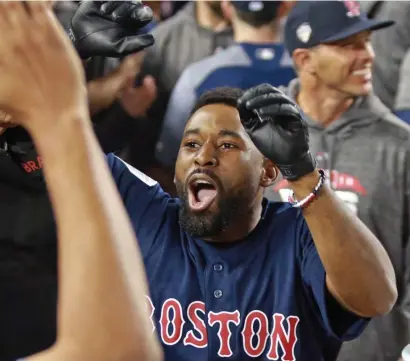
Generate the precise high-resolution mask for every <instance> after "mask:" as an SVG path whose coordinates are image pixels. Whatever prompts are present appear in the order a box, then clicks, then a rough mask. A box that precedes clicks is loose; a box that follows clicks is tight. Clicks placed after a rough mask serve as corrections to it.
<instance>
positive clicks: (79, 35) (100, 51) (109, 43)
mask: <svg viewBox="0 0 410 361" xmlns="http://www.w3.org/2000/svg"><path fill="white" fill-rule="evenodd" d="M152 17H153V14H152V11H151V9H150V8H149V7H148V6H144V5H142V3H141V2H140V1H83V2H82V3H81V4H80V6H79V8H78V10H77V11H76V13H75V14H74V17H73V19H72V20H71V28H70V29H69V36H70V39H71V41H72V42H73V43H74V46H75V47H76V49H77V51H78V53H79V55H80V57H81V58H82V59H87V58H89V57H91V56H104V57H112V58H118V57H123V56H126V55H129V54H132V53H136V52H138V51H141V50H143V49H145V48H146V47H148V46H151V45H152V44H154V38H153V36H152V35H151V34H142V35H135V34H137V33H138V31H139V30H140V29H141V28H143V27H144V26H145V25H147V24H148V23H149V22H150V21H151V20H152Z"/></svg>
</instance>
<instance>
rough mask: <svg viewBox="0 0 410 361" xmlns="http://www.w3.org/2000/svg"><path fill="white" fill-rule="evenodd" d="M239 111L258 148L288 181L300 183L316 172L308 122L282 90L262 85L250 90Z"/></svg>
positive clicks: (241, 102) (242, 98)
mask: <svg viewBox="0 0 410 361" xmlns="http://www.w3.org/2000/svg"><path fill="white" fill-rule="evenodd" d="M238 110H239V113H240V115H241V119H242V124H243V126H244V128H245V130H246V132H247V133H248V134H249V136H250V138H251V139H252V141H253V142H254V143H255V145H256V147H257V148H258V149H259V151H260V152H261V153H262V154H263V155H264V156H265V157H266V158H268V159H269V160H271V161H272V162H273V163H274V164H275V165H276V166H277V167H278V168H279V170H280V171H281V173H282V175H283V177H284V178H286V179H289V180H296V179H298V178H300V177H302V176H304V175H306V174H309V173H311V172H312V171H313V170H314V169H315V165H316V162H315V160H314V158H313V157H312V155H311V154H310V151H309V144H308V143H309V135H308V129H307V125H306V122H305V120H304V119H303V116H302V115H301V113H300V110H299V108H298V106H297V105H296V104H295V103H294V102H293V101H292V100H290V99H289V98H288V97H287V96H286V95H285V94H284V93H282V92H281V91H280V90H279V89H277V88H275V87H273V86H271V85H269V84H261V85H258V86H256V87H254V88H251V89H249V90H247V91H246V92H245V94H244V95H243V96H242V97H241V98H240V99H239V101H238Z"/></svg>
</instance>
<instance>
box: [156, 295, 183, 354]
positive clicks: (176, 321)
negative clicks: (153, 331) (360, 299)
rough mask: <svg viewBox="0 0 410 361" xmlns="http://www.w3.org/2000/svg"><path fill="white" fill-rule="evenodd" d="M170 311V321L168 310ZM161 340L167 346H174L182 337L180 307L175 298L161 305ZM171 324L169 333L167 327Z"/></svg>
mask: <svg viewBox="0 0 410 361" xmlns="http://www.w3.org/2000/svg"><path fill="white" fill-rule="evenodd" d="M171 309H172V311H173V314H174V317H173V318H172V320H171V319H170V315H169V314H170V310H171ZM159 322H160V324H161V338H162V341H163V342H164V343H165V344H166V345H169V346H172V345H175V344H176V343H178V342H179V340H180V339H181V337H182V330H183V326H184V324H185V320H184V317H183V315H182V307H181V304H180V303H179V301H178V300H176V299H175V298H169V299H167V300H166V301H165V302H164V304H163V305H162V310H161V319H160V321H159ZM170 324H172V332H171V334H170V333H169V329H168V328H169V326H170Z"/></svg>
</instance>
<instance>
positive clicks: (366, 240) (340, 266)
mask: <svg viewBox="0 0 410 361" xmlns="http://www.w3.org/2000/svg"><path fill="white" fill-rule="evenodd" d="M239 110H240V112H241V116H242V119H243V124H244V126H245V128H246V130H247V132H248V134H249V135H250V137H251V139H252V140H253V141H254V143H255V145H256V146H257V147H258V149H259V150H260V151H261V152H262V154H264V155H265V156H266V157H267V158H268V159H270V160H271V161H272V162H273V163H274V164H276V166H277V167H278V168H279V170H280V171H281V173H282V175H283V177H284V178H286V179H287V180H288V181H289V184H290V186H291V187H292V189H293V190H294V193H295V196H296V199H297V200H299V201H301V200H304V199H312V198H313V199H314V200H313V202H311V203H310V202H308V203H307V204H308V206H307V207H305V208H304V210H303V215H304V217H305V220H306V222H307V224H308V227H309V230H310V233H311V235H312V237H313V241H314V244H315V247H316V249H317V252H318V254H319V256H320V260H321V262H322V263H323V266H324V269H325V271H326V285H327V288H328V290H329V292H330V293H331V294H332V295H333V297H334V298H335V299H336V300H337V301H339V303H340V304H341V305H342V306H344V307H345V308H347V309H348V310H350V311H352V312H353V313H355V314H357V315H359V316H365V317H373V316H378V315H382V314H385V313H387V312H389V311H390V310H391V308H392V307H393V305H394V303H395V302H396V299H397V289H396V277H395V273H394V269H393V265H392V263H391V261H390V259H389V257H388V255H387V253H386V251H385V249H384V248H383V246H382V244H381V243H380V242H379V240H378V239H377V238H376V237H375V236H374V235H373V234H372V232H371V231H370V230H369V229H368V228H367V227H366V226H365V225H364V224H363V223H362V222H361V221H360V220H359V218H357V217H356V216H355V215H354V214H353V213H352V212H351V211H350V210H349V209H348V208H347V207H346V206H345V205H344V204H343V202H342V201H341V200H340V199H339V198H338V197H337V196H336V195H335V194H334V193H333V191H332V190H331V189H330V188H329V187H328V186H327V185H323V186H322V187H321V188H320V189H318V192H317V194H316V196H315V197H313V196H312V194H311V193H312V191H313V189H314V188H315V187H316V186H317V185H318V182H319V172H318V171H317V170H316V169H315V166H316V164H315V161H314V159H313V157H312V156H311V154H310V152H309V137H308V131H307V126H306V124H305V121H304V119H303V116H302V115H301V113H300V111H299V108H298V107H297V105H295V103H293V101H292V100H290V99H289V98H288V97H286V95H285V94H283V93H282V92H280V91H279V90H278V89H276V88H274V87H272V86H270V85H268V84H262V85H260V86H258V87H255V88H252V89H250V90H248V91H247V92H246V93H245V95H244V96H243V97H242V99H240V101H239ZM307 197H308V198H307ZM309 203H310V204H309ZM296 205H299V206H302V204H300V203H299V204H296Z"/></svg>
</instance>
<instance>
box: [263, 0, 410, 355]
mask: <svg viewBox="0 0 410 361" xmlns="http://www.w3.org/2000/svg"><path fill="white" fill-rule="evenodd" d="M323 14H326V16H323ZM389 25H392V22H382V21H376V20H369V19H367V18H366V17H365V16H364V15H362V14H361V13H360V10H359V8H358V5H357V4H356V3H355V2H352V1H317V2H306V1H301V2H298V4H297V5H296V6H295V8H294V9H293V10H292V12H291V13H290V14H289V17H288V21H287V23H286V25H285V45H286V47H287V50H288V51H289V54H292V56H293V61H294V64H295V69H296V70H297V72H298V75H299V79H295V80H294V81H292V82H291V83H290V85H289V87H288V89H287V93H288V95H289V96H290V97H291V98H293V99H294V100H296V101H297V103H298V104H299V106H300V107H301V109H302V110H303V111H304V113H305V114H306V119H307V121H308V125H309V129H310V132H309V133H310V148H311V151H312V152H313V154H314V155H315V156H316V158H317V161H318V163H319V166H320V167H322V168H324V169H325V170H327V171H328V172H329V173H330V181H331V185H332V187H333V189H334V190H335V191H336V193H337V194H338V195H339V196H340V198H341V199H343V200H344V201H345V202H346V204H347V205H348V206H349V207H350V208H351V209H352V210H353V211H354V212H355V213H357V214H358V216H359V217H360V218H361V220H362V221H363V222H364V223H366V225H367V226H368V227H369V228H370V229H371V230H372V231H373V232H374V233H375V234H376V236H377V237H378V239H380V241H381V242H382V243H383V245H384V246H385V248H386V250H387V252H388V254H389V256H390V257H391V260H392V262H393V265H394V267H395V271H396V275H397V282H398V290H399V300H398V302H397V305H396V306H395V308H394V309H393V311H392V312H391V313H390V314H389V315H387V316H385V317H380V318H376V319H374V320H372V321H371V323H370V325H369V326H368V327H367V329H366V330H365V331H364V333H363V335H362V336H361V337H359V339H357V340H355V341H352V342H347V343H345V344H344V345H343V346H342V349H341V352H340V355H339V358H338V361H397V360H398V359H399V357H400V353H401V350H402V349H403V348H404V347H405V345H406V344H408V343H409V342H410V287H409V282H410V246H409V242H410V225H409V223H410V127H409V126H408V125H407V124H405V123H404V122H402V121H401V120H399V119H398V118H396V117H395V116H394V115H393V114H392V113H391V112H390V110H389V109H387V108H386V107H385V106H384V105H383V104H382V102H381V101H380V100H379V99H378V98H377V97H376V96H375V95H374V94H373V93H372V84H371V70H372V69H371V67H372V63H373V58H374V53H373V50H372V47H371V43H370V34H371V31H373V30H377V29H381V28H382V27H386V26H389ZM288 194H289V191H288V189H287V184H286V181H284V180H282V181H279V182H278V183H276V184H275V185H274V187H273V188H272V189H269V191H268V192H267V194H266V195H267V197H268V198H270V199H278V198H279V197H280V198H282V199H283V200H287V197H288Z"/></svg>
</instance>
